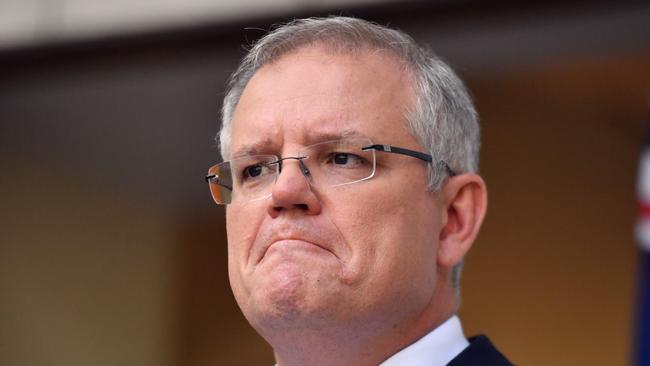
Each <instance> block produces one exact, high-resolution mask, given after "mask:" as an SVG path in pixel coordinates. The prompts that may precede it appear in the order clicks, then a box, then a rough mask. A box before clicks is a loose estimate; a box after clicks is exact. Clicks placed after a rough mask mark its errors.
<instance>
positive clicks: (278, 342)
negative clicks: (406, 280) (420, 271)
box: [258, 293, 455, 366]
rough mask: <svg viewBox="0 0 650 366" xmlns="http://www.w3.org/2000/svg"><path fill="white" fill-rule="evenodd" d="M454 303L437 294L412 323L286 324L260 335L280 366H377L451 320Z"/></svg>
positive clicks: (408, 320) (388, 320) (400, 320)
mask: <svg viewBox="0 0 650 366" xmlns="http://www.w3.org/2000/svg"><path fill="white" fill-rule="evenodd" d="M445 299H447V300H449V299H452V300H451V301H446V300H445ZM453 299H454V296H439V294H435V293H434V294H433V296H432V298H431V302H430V303H429V306H427V307H426V308H425V309H424V310H423V311H422V312H421V313H420V314H417V315H416V316H413V317H412V318H410V319H404V318H401V319H398V320H396V319H389V318H382V319H380V320H378V321H376V322H368V321H360V322H347V323H346V324H338V325H336V326H328V324H322V323H321V324H314V323H313V322H312V323H311V326H305V324H304V323H302V324H299V325H298V324H293V325H288V324H284V326H282V327H281V329H278V327H273V328H274V329H275V331H273V332H260V333H261V334H262V335H263V336H264V338H265V339H266V340H267V341H268V342H269V343H270V344H271V345H272V347H273V350H274V353H275V358H276V362H277V364H278V366H299V365H310V366H320V365H328V366H339V365H340V366H344V365H358V366H376V365H378V364H380V363H381V362H383V361H384V360H386V359H388V358H389V357H390V356H392V355H394V354H395V353H397V352H399V351H400V350H402V349H403V348H405V347H407V346H409V345H410V344H412V343H414V342H415V341H417V340H418V339H420V338H422V337H423V336H425V335H426V334H428V333H429V332H431V331H432V330H433V329H435V328H437V327H438V326H439V325H440V324H442V323H443V322H444V321H446V320H447V319H449V318H450V317H451V316H452V315H453V314H454V310H455V300H453ZM285 320H286V319H285ZM258 330H260V329H258Z"/></svg>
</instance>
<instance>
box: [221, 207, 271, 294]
mask: <svg viewBox="0 0 650 366" xmlns="http://www.w3.org/2000/svg"><path fill="white" fill-rule="evenodd" d="M259 211H260V210H259V209H258V210H257V212H259ZM254 212H256V211H254V210H253V209H248V207H247V206H229V207H228V208H227V210H226V233H227V238H228V276H229V278H230V284H231V286H232V288H233V291H234V292H235V296H238V293H239V292H242V291H245V292H248V291H247V290H246V284H245V276H246V273H245V272H246V268H247V264H248V259H249V257H250V252H251V247H252V245H253V242H254V240H255V236H256V233H257V230H258V228H259V225H260V222H261V219H262V215H259V214H258V215H254V214H253V213H254Z"/></svg>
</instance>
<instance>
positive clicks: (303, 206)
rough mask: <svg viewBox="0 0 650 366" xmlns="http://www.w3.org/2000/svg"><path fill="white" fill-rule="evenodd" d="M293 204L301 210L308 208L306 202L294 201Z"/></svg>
mask: <svg viewBox="0 0 650 366" xmlns="http://www.w3.org/2000/svg"><path fill="white" fill-rule="evenodd" d="M293 206H294V207H296V208H299V209H301V210H305V211H308V210H309V206H307V204H306V203H296V204H294V205H293Z"/></svg>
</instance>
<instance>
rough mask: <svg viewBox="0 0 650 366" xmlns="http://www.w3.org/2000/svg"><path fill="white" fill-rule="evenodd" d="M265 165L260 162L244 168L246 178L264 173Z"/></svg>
mask: <svg viewBox="0 0 650 366" xmlns="http://www.w3.org/2000/svg"><path fill="white" fill-rule="evenodd" d="M263 169H264V167H263V166H261V165H260V164H256V165H251V166H247V167H246V168H244V178H255V177H258V176H260V175H262V173H263Z"/></svg>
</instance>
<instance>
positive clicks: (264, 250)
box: [256, 236, 338, 264]
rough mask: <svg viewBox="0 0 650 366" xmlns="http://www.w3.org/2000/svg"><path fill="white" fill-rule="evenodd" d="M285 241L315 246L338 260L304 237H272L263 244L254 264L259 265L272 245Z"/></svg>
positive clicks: (319, 245)
mask: <svg viewBox="0 0 650 366" xmlns="http://www.w3.org/2000/svg"><path fill="white" fill-rule="evenodd" d="M287 241H300V242H302V243H307V244H309V245H313V246H316V247H318V248H320V249H323V250H326V251H328V252H330V253H332V255H334V256H335V257H336V258H338V256H337V255H336V254H335V253H334V252H333V251H332V250H330V249H329V248H327V247H325V246H323V245H321V244H319V243H316V242H314V241H312V240H308V239H306V238H305V237H304V236H286V237H285V236H278V237H273V238H272V239H271V240H269V241H267V243H268V244H265V245H264V246H263V247H262V248H260V249H261V250H260V252H261V255H260V256H259V257H258V258H257V260H256V264H258V263H260V262H261V261H262V260H263V259H264V257H266V254H267V253H268V251H269V249H270V248H271V247H272V246H273V245H275V244H277V243H281V242H287Z"/></svg>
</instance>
